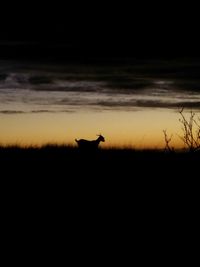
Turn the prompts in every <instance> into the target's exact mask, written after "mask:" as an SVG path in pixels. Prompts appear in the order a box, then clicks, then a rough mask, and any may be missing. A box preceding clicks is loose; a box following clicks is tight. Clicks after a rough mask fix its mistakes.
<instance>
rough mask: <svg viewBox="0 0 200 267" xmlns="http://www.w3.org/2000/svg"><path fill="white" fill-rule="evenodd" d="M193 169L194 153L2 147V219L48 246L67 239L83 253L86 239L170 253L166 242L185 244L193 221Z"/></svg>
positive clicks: (195, 172) (196, 190)
mask: <svg viewBox="0 0 200 267" xmlns="http://www.w3.org/2000/svg"><path fill="white" fill-rule="evenodd" d="M199 163H200V155H199V153H194V154H193V155H191V154H189V153H185V152H177V153H174V154H170V153H166V152H164V151H159V150H146V151H139V150H133V149H100V150H98V151H96V152H90V153H89V152H84V151H79V150H78V149H77V148H75V147H69V146H56V145H47V146H44V147H41V148H37V147H26V148H21V147H17V146H11V147H0V164H1V178H0V182H1V197H2V207H3V209H5V215H4V218H9V219H8V222H7V225H8V227H9V229H11V230H12V229H13V225H14V226H15V227H16V226H17V229H23V230H22V231H24V229H26V230H25V232H26V233H27V232H28V233H29V232H31V233H32V235H33V236H36V237H37V236H38V235H39V237H38V238H40V237H41V236H45V239H46V240H50V239H52V233H54V234H55V233H56V236H57V235H58V236H59V238H60V239H62V238H64V240H65V242H66V240H68V238H69V237H68V236H69V234H71V235H72V241H73V242H77V240H79V239H76V238H80V239H82V242H83V244H82V246H85V245H84V243H85V240H88V233H89V234H90V236H93V237H94V238H95V239H96V240H101V239H102V241H103V242H105V240H107V239H108V238H109V237H110V238H111V239H112V240H113V241H114V242H115V240H116V241H117V240H118V239H119V238H120V236H119V234H121V235H123V236H126V237H127V238H129V237H130V236H131V235H133V237H132V239H133V240H134V242H136V243H137V247H138V246H142V245H143V244H144V240H145V244H148V247H149V248H151V247H152V242H154V241H155V242H157V244H160V242H161V240H162V242H164V243H165V242H166V240H168V241H169V242H170V248H171V246H174V247H175V248H174V251H176V249H177V248H176V242H175V245H174V244H173V243H172V241H171V240H173V239H174V237H176V238H177V239H178V240H179V241H180V242H183V241H184V240H185V238H187V236H186V234H185V233H186V230H187V227H188V222H190V223H192V225H194V223H193V221H194V222H195V221H196V219H195V215H196V214H197V215H198V212H197V206H198V203H199V174H198V171H199ZM30 225H31V227H30ZM190 229H193V228H190ZM18 232H19V231H18ZM20 233H21V232H19V234H20ZM74 236H75V237H76V238H75V237H74ZM82 236H83V237H82ZM20 238H21V237H20ZM33 238H34V237H33ZM17 240H18V239H17ZM38 240H40V239H38ZM156 240H157V241H156ZM146 242H147V243H146ZM62 244H63V243H62ZM92 244H93V241H92ZM116 244H117V243H116ZM128 244H129V242H128ZM183 244H184V243H183ZM56 245H57V243H56ZM123 245H124V243H123ZM156 251H157V250H156ZM161 251H162V246H161ZM156 253H157V252H156ZM176 253H177V252H176Z"/></svg>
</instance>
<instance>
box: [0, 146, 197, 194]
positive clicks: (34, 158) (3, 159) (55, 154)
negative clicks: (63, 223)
mask: <svg viewBox="0 0 200 267" xmlns="http://www.w3.org/2000/svg"><path fill="white" fill-rule="evenodd" d="M199 163H200V153H199V152H196V153H193V154H191V153H186V152H177V153H173V154H172V153H167V152H164V151H163V150H162V151H159V150H144V151H138V150H133V149H99V150H98V151H80V150H79V149H77V148H74V147H67V146H55V145H47V146H44V147H42V148H34V147H28V148H19V147H5V148H4V147H1V148H0V164H1V172H2V175H1V180H2V181H8V180H10V181H12V182H14V183H18V182H19V183H20V181H21V182H22V185H23V184H26V183H27V184H28V185H29V186H30V187H34V186H35V187H37V188H38V187H41V186H46V187H48V186H50V187H51V189H55V188H57V189H58V188H60V190H67V188H68V186H76V187H77V188H78V187H79V186H80V187H81V188H82V189H83V190H84V189H85V190H87V189H88V188H90V189H91V190H92V191H95V190H98V189H100V188H101V189H106V188H109V187H110V189H111V188H112V190H114V188H115V187H116V190H119V189H120V190H122V189H123V188H124V189H126V190H132V189H133V190H134V189H135V188H136V187H137V186H139V187H141V188H143V189H145V187H146V188H147V190H148V191H151V190H155V188H156V189H157V188H158V189H159V191H160V190H161V189H163V190H165V189H171V188H173V187H176V186H177V187H179V188H181V186H185V187H186V184H188V185H191V184H192V183H193V182H194V184H195V183H196V181H198V179H199V166H200V165H199ZM159 187H160V188H159Z"/></svg>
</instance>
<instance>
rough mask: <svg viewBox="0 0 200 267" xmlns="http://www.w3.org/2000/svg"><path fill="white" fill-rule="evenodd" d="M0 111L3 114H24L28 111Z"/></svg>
mask: <svg viewBox="0 0 200 267" xmlns="http://www.w3.org/2000/svg"><path fill="white" fill-rule="evenodd" d="M0 113H1V114H8V115H9V114H11V115H12V114H22V113H26V112H24V111H22V110H0Z"/></svg>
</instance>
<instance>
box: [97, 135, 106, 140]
mask: <svg viewBox="0 0 200 267" xmlns="http://www.w3.org/2000/svg"><path fill="white" fill-rule="evenodd" d="M97 136H99V138H98V139H99V141H101V142H105V138H104V137H103V136H102V135H101V134H98V135H97Z"/></svg>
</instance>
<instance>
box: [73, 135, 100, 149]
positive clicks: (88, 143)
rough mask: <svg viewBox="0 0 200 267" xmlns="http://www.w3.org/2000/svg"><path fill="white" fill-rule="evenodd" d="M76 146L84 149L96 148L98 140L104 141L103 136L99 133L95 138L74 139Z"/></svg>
mask: <svg viewBox="0 0 200 267" xmlns="http://www.w3.org/2000/svg"><path fill="white" fill-rule="evenodd" d="M75 141H76V143H77V144H78V147H79V148H80V149H84V150H96V149H98V147H99V144H100V142H105V138H104V137H103V136H102V135H101V134H100V135H98V138H97V139H96V140H85V139H79V140H77V139H75Z"/></svg>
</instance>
